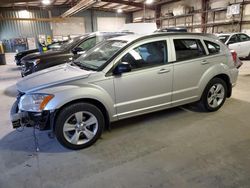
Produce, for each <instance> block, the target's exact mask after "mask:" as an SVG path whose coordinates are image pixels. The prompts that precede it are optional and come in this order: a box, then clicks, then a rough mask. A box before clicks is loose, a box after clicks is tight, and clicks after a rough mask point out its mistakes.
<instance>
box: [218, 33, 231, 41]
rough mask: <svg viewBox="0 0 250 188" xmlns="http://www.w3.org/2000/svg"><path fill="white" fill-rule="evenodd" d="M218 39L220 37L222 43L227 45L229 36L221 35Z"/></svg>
mask: <svg viewBox="0 0 250 188" xmlns="http://www.w3.org/2000/svg"><path fill="white" fill-rule="evenodd" d="M218 37H219V39H220V41H221V42H223V43H225V42H227V39H228V38H229V35H220V36H218Z"/></svg>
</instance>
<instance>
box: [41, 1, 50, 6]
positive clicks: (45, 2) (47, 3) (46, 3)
mask: <svg viewBox="0 0 250 188" xmlns="http://www.w3.org/2000/svg"><path fill="white" fill-rule="evenodd" d="M42 3H43V4H44V5H49V4H50V3H51V2H50V0H42Z"/></svg>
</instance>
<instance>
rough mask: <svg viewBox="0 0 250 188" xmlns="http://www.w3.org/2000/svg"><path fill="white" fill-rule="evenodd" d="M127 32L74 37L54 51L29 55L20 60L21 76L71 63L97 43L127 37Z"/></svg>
mask: <svg viewBox="0 0 250 188" xmlns="http://www.w3.org/2000/svg"><path fill="white" fill-rule="evenodd" d="M127 34H129V33H128V32H95V33H90V34H86V35H83V36H80V37H76V38H74V39H72V40H70V41H68V42H67V43H65V45H63V46H61V48H59V49H58V50H56V51H48V52H45V53H42V54H40V53H36V54H30V55H27V56H25V57H24V58H22V61H21V66H22V70H21V75H22V76H27V75H29V74H31V73H34V72H37V71H40V70H43V69H46V68H49V67H52V66H55V65H59V64H64V63H66V62H69V61H71V60H72V59H73V58H77V57H79V55H81V54H82V53H84V52H86V51H88V50H89V49H91V48H92V47H94V46H95V45H96V44H98V43H99V42H102V41H103V40H106V39H108V38H112V37H117V36H121V35H127Z"/></svg>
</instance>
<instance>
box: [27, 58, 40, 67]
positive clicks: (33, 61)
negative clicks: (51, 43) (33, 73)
mask: <svg viewBox="0 0 250 188" xmlns="http://www.w3.org/2000/svg"><path fill="white" fill-rule="evenodd" d="M28 63H30V64H33V65H34V66H36V65H37V64H38V63H40V59H34V60H30V61H28Z"/></svg>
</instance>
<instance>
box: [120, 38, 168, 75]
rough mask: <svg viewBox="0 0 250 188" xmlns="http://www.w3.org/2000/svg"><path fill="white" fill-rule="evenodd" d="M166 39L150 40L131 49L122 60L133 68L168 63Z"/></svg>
mask: <svg viewBox="0 0 250 188" xmlns="http://www.w3.org/2000/svg"><path fill="white" fill-rule="evenodd" d="M167 61H168V58H167V44H166V41H157V42H150V43H146V44H143V45H140V46H138V47H136V48H134V49H133V50H130V51H129V52H128V53H127V54H126V55H125V56H123V58H122V59H121V62H128V63H130V64H131V66H132V70H133V69H139V68H146V67H152V66H156V65H163V64H165V63H167Z"/></svg>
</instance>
